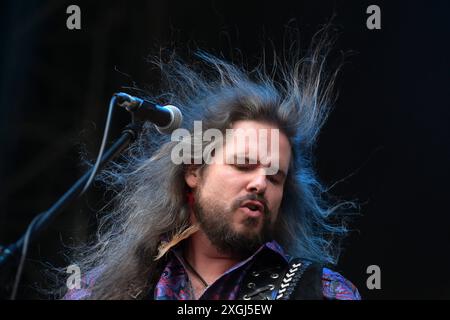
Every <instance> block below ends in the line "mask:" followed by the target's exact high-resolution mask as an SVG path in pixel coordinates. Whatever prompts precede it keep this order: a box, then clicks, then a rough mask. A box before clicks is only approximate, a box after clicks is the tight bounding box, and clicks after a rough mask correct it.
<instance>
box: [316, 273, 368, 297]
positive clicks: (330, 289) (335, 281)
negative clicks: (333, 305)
mask: <svg viewBox="0 0 450 320" xmlns="http://www.w3.org/2000/svg"><path fill="white" fill-rule="evenodd" d="M322 286H323V296H324V298H325V299H332V300H361V295H360V294H359V292H358V289H357V288H356V287H355V286H354V285H353V283H351V282H350V281H349V280H347V279H346V278H344V276H342V275H341V274H340V273H338V272H336V271H333V270H330V269H328V268H323V272H322Z"/></svg>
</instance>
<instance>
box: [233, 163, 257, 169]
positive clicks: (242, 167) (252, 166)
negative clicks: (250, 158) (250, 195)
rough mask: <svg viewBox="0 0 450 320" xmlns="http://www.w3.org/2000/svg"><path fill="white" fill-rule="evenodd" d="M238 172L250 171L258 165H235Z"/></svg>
mask: <svg viewBox="0 0 450 320" xmlns="http://www.w3.org/2000/svg"><path fill="white" fill-rule="evenodd" d="M234 166H235V167H236V168H237V169H238V170H240V171H250V170H253V169H255V167H256V165H255V164H248V163H246V164H235V165H234Z"/></svg>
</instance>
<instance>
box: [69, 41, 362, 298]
mask: <svg viewBox="0 0 450 320" xmlns="http://www.w3.org/2000/svg"><path fill="white" fill-rule="evenodd" d="M199 57H200V58H201V59H202V60H203V61H204V62H206V64H207V65H208V66H210V69H208V70H209V72H208V71H207V70H206V71H205V69H204V68H202V69H196V67H193V66H191V67H189V66H187V65H186V64H184V63H181V62H179V61H170V62H169V63H167V64H162V63H160V64H159V66H160V67H161V71H162V74H163V75H164V76H165V77H166V84H167V86H166V91H165V92H166V93H168V95H167V94H166V95H165V98H166V99H167V100H168V101H170V103H171V104H174V105H176V106H178V107H179V108H180V109H181V110H182V112H183V114H184V120H183V128H185V129H186V130H187V132H188V133H189V136H188V137H189V138H190V139H184V140H183V139H180V138H179V136H177V135H176V134H173V135H172V136H171V137H168V136H161V135H157V134H156V133H155V130H153V129H152V128H151V127H147V129H148V130H147V134H144V135H142V136H141V137H140V139H139V140H138V142H137V144H136V145H135V146H134V147H133V148H132V149H131V152H130V157H129V161H128V162H126V163H125V164H122V165H120V164H116V165H115V167H113V168H111V170H110V171H109V175H108V174H105V175H104V177H106V181H108V183H109V185H111V186H113V187H117V189H115V190H117V197H116V200H117V202H116V206H115V208H114V209H113V211H112V212H111V213H109V214H107V215H105V217H104V221H102V223H101V224H100V226H101V228H100V231H99V232H98V235H99V237H98V239H97V241H96V242H95V243H94V244H93V245H92V246H90V247H88V248H87V249H86V250H85V251H83V252H82V257H81V258H80V259H79V261H77V262H76V263H77V265H78V266H79V267H80V268H81V271H82V272H83V273H84V277H83V286H82V288H81V289H75V290H69V292H68V293H67V294H66V295H65V298H66V299H164V300H167V299H183V300H184V299H246V300H251V299H323V298H325V299H360V296H359V293H358V291H357V289H356V288H355V287H354V286H353V285H352V284H351V283H350V282H349V281H348V280H346V279H345V278H344V277H343V276H342V275H340V274H339V273H337V272H334V271H331V270H330V269H329V268H327V267H325V265H328V264H333V263H335V262H336V260H337V257H338V249H339V248H338V246H337V245H336V243H335V240H336V239H337V238H339V236H340V235H343V234H344V233H345V227H344V226H343V225H342V224H331V223H330V222H329V220H330V218H333V217H334V215H335V212H336V211H337V210H339V209H340V206H339V205H334V206H332V205H330V204H329V203H327V202H326V201H324V200H323V197H322V188H321V185H320V183H319V182H318V181H317V179H316V176H315V172H314V170H313V168H312V165H311V162H312V161H311V160H312V152H311V151H312V147H313V146H314V143H315V141H316V138H317V135H318V133H319V129H320V127H321V126H322V124H323V121H324V119H325V117H326V114H327V110H328V104H329V101H330V99H329V93H330V90H331V86H332V84H333V79H332V78H331V79H328V80H326V77H325V75H324V73H323V71H322V70H323V69H322V66H323V62H324V60H323V52H322V48H321V47H320V46H319V47H318V48H317V49H315V50H314V51H312V52H311V56H310V59H305V60H303V62H302V63H295V64H293V65H285V66H280V65H278V66H277V68H279V69H278V71H281V72H279V78H278V79H276V80H275V79H274V78H273V77H272V76H269V75H267V72H265V70H264V68H259V69H256V70H254V72H253V73H248V72H245V71H242V70H241V69H239V68H237V67H236V66H234V65H232V64H229V63H227V62H224V61H222V60H221V59H218V58H216V57H213V56H211V55H208V54H205V53H200V54H199ZM274 65H275V64H274ZM211 69H212V71H211ZM249 74H254V77H253V78H250V77H249ZM198 120H200V121H201V126H202V134H200V135H198V134H196V133H195V132H194V131H195V130H194V129H195V124H194V122H195V121H198ZM208 130H215V131H214V132H215V133H216V134H217V135H216V137H215V138H216V139H214V143H212V139H211V138H210V137H209V139H208V138H207V137H206V136H207V134H206V132H208ZM219 133H220V134H221V135H222V137H225V138H223V139H221V138H217V137H220V134H219ZM169 139H170V140H169ZM180 145H181V146H183V147H192V148H185V149H183V150H191V151H192V150H197V151H198V150H201V152H200V153H198V152H197V153H195V152H191V153H189V154H188V156H186V154H183V155H180V154H179V150H180V149H179V147H180ZM196 148H197V149H196ZM199 155H200V157H199ZM180 157H181V158H182V159H184V161H183V162H182V163H180V161H179V159H180ZM186 159H187V160H188V161H186ZM108 178H112V179H113V180H111V179H108ZM334 218H335V217H334ZM105 226H106V227H105Z"/></svg>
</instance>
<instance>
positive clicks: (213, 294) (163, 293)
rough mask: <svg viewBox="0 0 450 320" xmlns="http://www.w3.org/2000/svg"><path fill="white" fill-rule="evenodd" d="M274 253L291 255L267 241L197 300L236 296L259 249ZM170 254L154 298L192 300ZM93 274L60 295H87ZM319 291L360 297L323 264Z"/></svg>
mask: <svg viewBox="0 0 450 320" xmlns="http://www.w3.org/2000/svg"><path fill="white" fill-rule="evenodd" d="M263 250H264V251H267V250H269V252H270V253H271V254H274V255H278V256H280V257H281V258H282V260H283V261H285V262H286V265H287V264H288V263H289V261H290V260H291V259H292V257H290V256H289V255H287V254H286V253H284V251H283V249H282V248H281V246H280V245H279V244H278V243H277V242H275V241H271V242H267V243H265V244H264V245H262V246H261V247H260V248H259V249H258V250H257V251H256V252H255V253H254V254H253V255H252V256H250V257H249V258H247V259H246V260H244V261H242V262H240V263H238V264H236V265H235V266H233V267H231V268H230V269H228V270H227V271H226V272H225V273H224V274H222V275H221V276H220V277H219V278H218V279H217V280H216V281H215V282H214V283H212V284H210V285H209V286H208V287H207V288H206V289H205V291H204V292H203V294H202V295H201V296H200V298H199V299H200V300H235V299H236V298H237V296H238V293H239V289H240V285H241V283H242V281H243V279H244V276H245V275H246V273H247V271H248V269H249V268H250V267H251V265H252V262H254V261H255V259H256V258H257V256H258V255H259V254H261V253H262V251H263ZM171 253H172V254H170V258H169V260H168V261H167V263H166V265H165V267H164V269H163V272H162V274H161V277H160V278H159V281H158V283H157V284H156V287H155V290H154V296H153V297H152V298H153V299H155V300H193V299H195V298H194V292H193V289H192V286H191V283H190V281H189V277H188V273H187V271H186V267H185V266H186V264H185V262H184V259H183V255H182V252H181V248H180V247H179V246H177V247H175V248H173V249H171ZM95 278H96V277H95V276H94V275H91V276H88V277H86V278H85V279H83V280H84V281H83V283H84V284H85V285H86V286H85V288H81V289H78V290H69V292H68V293H67V294H66V295H65V297H64V299H67V300H79V299H89V296H90V289H89V288H92V286H93V285H94V284H95ZM322 293H323V297H324V298H325V299H336V300H360V299H361V296H360V294H359V292H358V289H357V288H356V287H355V286H354V285H353V284H352V283H351V282H350V281H349V280H347V279H345V278H344V277H343V276H342V275H341V274H339V273H337V272H335V271H332V270H330V269H328V268H323V272H322ZM276 294H277V292H276V291H274V292H273V294H272V298H273V299H275V297H276Z"/></svg>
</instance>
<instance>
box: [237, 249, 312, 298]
mask: <svg viewBox="0 0 450 320" xmlns="http://www.w3.org/2000/svg"><path fill="white" fill-rule="evenodd" d="M285 263H286V262H284V261H274V260H273V256H272V257H271V259H269V258H264V257H262V258H261V257H260V258H259V259H258V261H257V262H255V263H254V265H253V266H252V267H251V268H250V270H249V271H248V272H247V275H246V277H245V278H244V281H243V282H242V285H241V290H240V292H239V295H238V299H243V300H273V299H276V300H287V299H290V298H295V295H294V296H293V293H294V292H295V290H296V288H297V287H298V284H299V281H300V279H301V277H302V275H303V272H304V271H305V270H306V269H307V268H308V266H309V265H310V264H311V263H310V262H307V261H302V260H300V259H297V258H296V259H292V261H291V262H290V263H289V264H288V266H286V265H285Z"/></svg>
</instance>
